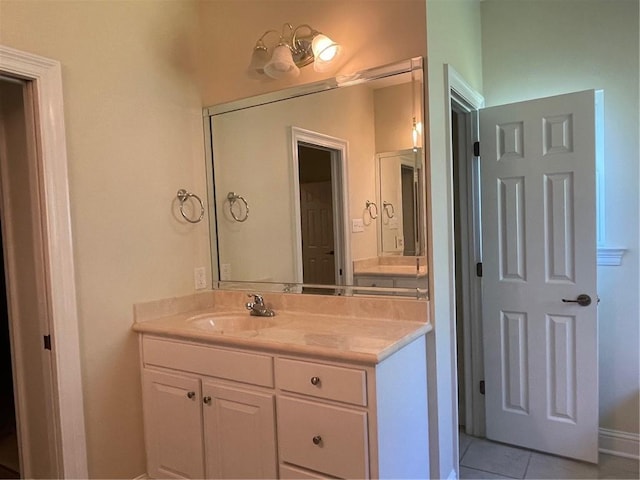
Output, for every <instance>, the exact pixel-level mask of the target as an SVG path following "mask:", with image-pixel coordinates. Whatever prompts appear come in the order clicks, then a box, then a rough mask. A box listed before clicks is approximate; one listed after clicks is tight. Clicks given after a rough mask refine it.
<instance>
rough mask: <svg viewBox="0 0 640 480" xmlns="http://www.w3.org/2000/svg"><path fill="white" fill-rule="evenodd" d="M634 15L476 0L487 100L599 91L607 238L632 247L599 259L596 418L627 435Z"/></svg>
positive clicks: (592, 4) (634, 224)
mask: <svg viewBox="0 0 640 480" xmlns="http://www.w3.org/2000/svg"><path fill="white" fill-rule="evenodd" d="M578 9H579V12H578ZM639 13H640V12H639V11H638V1H637V0H616V1H615V2H612V1H608V0H582V1H580V2H576V1H573V2H570V1H566V0H553V1H546V2H540V1H536V0H527V1H519V2H512V1H509V0H485V1H484V2H483V4H482V51H483V53H482V59H483V78H484V95H485V100H486V103H487V105H488V106H491V105H499V104H503V103H510V102H514V101H519V100H527V99H531V98H536V97H543V96H550V95H557V94H561V93H567V92H572V91H579V90H585V89H594V88H595V89H603V90H604V99H605V100H604V101H605V105H604V110H605V119H604V123H605V159H604V163H605V182H606V183H605V208H606V210H605V222H606V223H605V245H607V246H613V247H624V248H627V249H629V250H628V252H627V253H626V254H625V256H624V257H623V262H622V265H621V266H619V267H612V266H601V267H598V296H599V297H600V300H601V302H600V304H599V306H598V319H599V323H600V331H599V342H600V349H599V355H600V358H599V360H600V426H601V427H604V428H607V429H612V430H619V431H623V432H631V433H638V431H639V430H638V429H639V423H640V418H639V412H640V405H639V398H640V386H639V382H640V371H639V364H640V359H639V358H638V351H639V348H638V339H639V338H640V330H639V324H638V318H639V313H638V310H639V307H638V291H639V289H640V287H639V285H638V276H639V270H638V261H639V259H638V246H639V245H638V244H639V240H638V201H639V196H638V175H639V168H638V159H639V158H640V153H639V147H638V129H639V128H640V125H639V119H638V115H639V114H638V112H639V105H638V85H639V83H640V78H639V73H638V72H639V69H638V38H639V32H638V16H639ZM514 39H517V41H516V44H515V46H514Z"/></svg>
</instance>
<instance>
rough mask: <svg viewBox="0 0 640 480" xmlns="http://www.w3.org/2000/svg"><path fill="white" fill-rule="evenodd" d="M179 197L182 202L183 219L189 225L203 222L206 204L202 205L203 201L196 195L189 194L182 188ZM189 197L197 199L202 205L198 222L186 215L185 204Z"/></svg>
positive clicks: (181, 212) (181, 213)
mask: <svg viewBox="0 0 640 480" xmlns="http://www.w3.org/2000/svg"><path fill="white" fill-rule="evenodd" d="M177 197H178V200H180V215H182V218H184V219H185V220H186V221H187V222H189V223H198V222H199V221H200V220H202V217H204V204H203V203H202V200H200V197H199V196H197V195H196V194H195V193H191V192H187V191H186V190H185V189H184V188H181V189H180V190H178V194H177ZM189 197H193V198H195V199H196V200H198V203H199V204H200V216H199V217H198V218H197V219H196V220H193V219H191V218H189V217H188V216H187V214H186V213H184V202H186V201H187V200H188V199H189Z"/></svg>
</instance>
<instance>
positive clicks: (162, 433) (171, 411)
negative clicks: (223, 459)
mask: <svg viewBox="0 0 640 480" xmlns="http://www.w3.org/2000/svg"><path fill="white" fill-rule="evenodd" d="M142 394H143V401H144V427H145V428H144V430H145V442H146V446H147V470H148V473H149V476H151V477H152V478H203V477H204V453H203V448H204V447H203V439H202V415H201V411H202V410H201V406H200V405H201V393H200V381H199V380H198V379H195V378H189V377H183V376H180V375H171V374H167V373H160V372H154V371H150V370H144V371H143V391H142Z"/></svg>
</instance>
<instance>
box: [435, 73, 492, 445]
mask: <svg viewBox="0 0 640 480" xmlns="http://www.w3.org/2000/svg"><path fill="white" fill-rule="evenodd" d="M444 72H445V82H444V83H445V91H446V93H445V99H446V101H447V107H446V109H445V128H446V138H447V139H448V141H447V156H446V162H447V171H449V172H451V175H450V176H449V181H450V183H451V185H450V191H451V194H452V196H454V195H458V192H456V191H455V190H454V185H453V168H454V165H453V161H454V160H453V148H452V142H453V126H452V122H451V117H452V105H455V106H456V109H457V110H458V111H460V112H461V113H464V114H468V116H469V117H468V119H469V122H468V124H467V134H468V135H469V137H470V138H468V141H467V144H468V146H472V145H473V143H474V142H478V141H479V139H480V138H479V137H480V131H479V121H478V111H479V110H480V109H481V108H482V107H484V97H483V96H482V95H481V94H480V93H478V92H477V91H476V90H474V89H473V88H472V87H471V86H470V85H469V83H467V81H466V80H465V79H464V78H463V77H462V76H461V75H460V74H459V73H458V72H457V71H456V70H455V68H454V67H453V66H451V65H449V64H445V65H444ZM465 116H466V115H465ZM467 154H469V152H468V153H467ZM477 158H478V157H473V159H474V160H475V161H469V160H471V158H467V162H466V163H467V166H468V168H467V169H466V178H465V180H466V183H467V184H471V185H474V183H475V182H476V181H477V180H478V169H477ZM476 185H477V184H476ZM479 193H480V192H479V190H475V189H474V190H472V191H471V194H470V195H467V199H466V200H467V201H466V202H465V205H466V210H467V213H468V216H467V218H468V222H467V223H466V226H467V228H468V235H467V238H466V240H467V241H466V242H465V244H466V245H467V249H465V251H464V252H463V256H464V257H466V259H467V261H466V262H465V264H466V265H464V267H466V268H464V270H463V272H464V273H463V278H462V282H463V292H462V295H463V299H464V302H463V309H464V310H465V312H464V313H465V315H464V320H463V322H464V323H463V327H462V328H463V342H464V346H465V348H464V356H463V358H464V364H465V378H464V379H457V381H456V385H457V383H458V382H460V381H463V383H464V390H465V420H466V422H465V423H466V424H468V425H466V426H467V428H466V433H467V434H469V435H475V436H482V435H484V431H485V415H484V398H483V397H482V395H479V391H478V388H477V387H478V386H479V382H480V381H481V380H482V378H483V376H484V365H483V364H482V358H483V356H482V318H481V315H482V309H481V306H482V303H481V302H482V298H481V283H480V281H479V279H478V277H476V275H475V274H473V273H472V270H473V268H474V266H475V264H476V263H478V262H482V258H481V252H482V250H481V245H480V239H481V238H482V237H481V235H480V234H481V230H480V217H479V203H478V201H477V199H478V198H479V197H478V195H479ZM451 205H452V210H451V211H450V215H451V225H452V229H454V226H453V225H454V222H453V198H452V204H451ZM452 234H453V238H455V236H456V235H457V232H455V231H453V232H452ZM452 248H453V246H452ZM452 254H453V255H454V257H455V252H452ZM454 275H455V274H454ZM455 285H456V282H455V281H454V282H452V285H451V286H452V288H450V290H449V300H450V305H453V306H454V310H455V305H456V286H455ZM457 317H458V313H457V312H455V311H454V315H453V321H456V319H457ZM456 342H457V338H456V335H455V331H454V334H453V335H452V336H451V343H452V344H451V352H452V358H453V359H455V358H456V351H457V345H456ZM478 362H480V363H478ZM456 391H457V390H456ZM452 402H453V405H452V408H453V410H454V411H456V412H457V409H458V402H457V396H454V398H452ZM456 423H457V415H456ZM457 433H458V432H457V429H456V432H455V433H454V434H455V435H456V437H457Z"/></svg>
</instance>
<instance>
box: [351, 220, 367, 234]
mask: <svg viewBox="0 0 640 480" xmlns="http://www.w3.org/2000/svg"><path fill="white" fill-rule="evenodd" d="M351 232H352V233H358V232H364V220H362V219H361V218H354V219H352V220H351Z"/></svg>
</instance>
